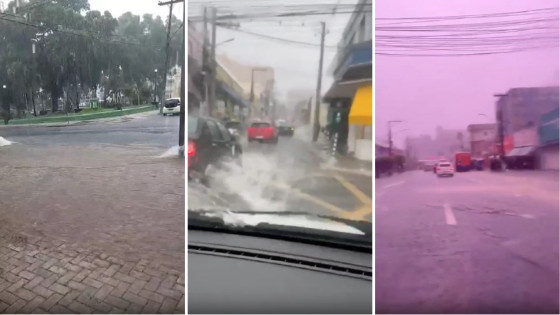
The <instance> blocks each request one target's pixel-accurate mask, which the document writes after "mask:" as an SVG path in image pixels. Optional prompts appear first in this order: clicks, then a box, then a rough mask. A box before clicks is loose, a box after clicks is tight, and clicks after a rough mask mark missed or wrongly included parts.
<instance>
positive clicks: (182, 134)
mask: <svg viewBox="0 0 560 315" xmlns="http://www.w3.org/2000/svg"><path fill="white" fill-rule="evenodd" d="M186 5H187V4H186V3H184V2H183V45H182V49H181V51H182V52H184V51H185V28H186V26H185V21H186V20H185V7H186ZM185 101H186V98H185V58H184V56H183V61H182V62H181V107H180V108H181V112H180V114H179V115H180V116H179V156H180V157H184V156H185Z"/></svg>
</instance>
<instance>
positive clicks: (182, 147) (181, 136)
mask: <svg viewBox="0 0 560 315" xmlns="http://www.w3.org/2000/svg"><path fill="white" fill-rule="evenodd" d="M180 2H182V3H183V43H182V45H181V46H182V51H183V53H184V51H185V28H186V25H185V22H186V20H185V10H186V8H185V6H186V5H187V4H186V3H185V1H184V0H171V1H168V2H160V3H159V4H158V5H169V20H168V23H167V46H166V54H165V80H164V83H163V95H164V97H163V98H162V100H161V102H162V103H161V106H160V113H162V112H163V99H164V98H165V87H166V83H167V72H168V69H167V68H168V67H169V46H170V41H171V38H170V32H171V17H172V16H173V15H172V12H173V3H180ZM180 97H181V105H180V107H179V108H180V112H179V156H180V157H184V156H185V101H186V98H185V58H184V57H183V62H181V96H180Z"/></svg>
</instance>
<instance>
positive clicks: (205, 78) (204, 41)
mask: <svg viewBox="0 0 560 315" xmlns="http://www.w3.org/2000/svg"><path fill="white" fill-rule="evenodd" d="M202 27H203V28H202V34H203V37H202V69H203V72H204V76H203V78H202V80H203V82H202V83H203V85H204V103H203V106H202V108H200V114H202V115H203V116H205V115H207V114H208V103H209V99H208V73H209V71H207V70H208V51H207V47H208V10H207V8H206V7H204V8H203V25H202Z"/></svg>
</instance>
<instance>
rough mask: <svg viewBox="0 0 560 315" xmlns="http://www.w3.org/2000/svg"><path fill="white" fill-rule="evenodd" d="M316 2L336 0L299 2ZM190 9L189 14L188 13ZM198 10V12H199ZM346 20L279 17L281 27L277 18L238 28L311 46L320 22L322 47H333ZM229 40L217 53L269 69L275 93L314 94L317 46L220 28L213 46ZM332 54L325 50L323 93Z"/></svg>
mask: <svg viewBox="0 0 560 315" xmlns="http://www.w3.org/2000/svg"><path fill="white" fill-rule="evenodd" d="M246 2H247V1H246ZM317 2H319V3H322V4H331V3H332V4H336V3H337V0H321V1H317V0H314V1H301V3H305V4H313V3H317ZM339 2H340V1H339ZM269 3H271V5H278V4H282V3H283V1H281V0H279V1H275V0H271V1H270V2H269ZM343 3H344V4H351V3H357V0H356V1H352V0H350V1H348V0H346V1H344V2H343ZM199 8H200V7H197V9H199ZM188 9H189V15H193V14H194V13H193V12H196V11H195V7H194V6H189V8H188ZM191 10H192V11H193V12H191ZM274 10H278V8H275V7H273V8H271V11H273V12H274ZM198 11H200V9H199V10H198ZM349 17H350V14H339V15H319V16H310V17H297V18H283V19H282V24H279V23H278V21H280V20H279V19H275V20H270V19H267V20H264V21H263V20H258V21H257V20H256V21H252V22H244V21H241V26H240V29H241V30H245V31H250V32H253V33H259V34H265V35H268V36H273V37H279V38H284V39H289V40H293V41H300V42H306V43H313V44H317V46H318V45H319V44H320V42H321V36H320V31H321V25H320V22H321V21H324V22H326V28H327V30H328V34H327V35H326V37H325V45H326V46H336V45H337V44H338V41H339V40H340V38H341V35H342V32H343V29H344V27H345V26H346V23H347V22H348V19H349ZM231 38H234V40H233V41H231V42H227V43H224V44H223V45H219V46H218V47H217V52H216V53H217V54H225V55H227V56H228V57H230V58H232V59H234V60H237V61H239V62H241V63H246V64H252V65H262V66H270V67H273V68H274V70H275V77H276V82H275V85H276V88H277V92H279V93H285V92H286V91H288V90H290V89H301V88H308V89H310V90H311V91H312V92H313V93H314V91H315V89H316V85H317V74H318V67H319V55H320V49H319V47H307V46H301V45H298V44H292V43H286V42H282V41H277V40H270V39H264V38H260V37H256V36H254V35H250V34H245V33H241V32H236V31H232V30H228V29H224V28H218V29H217V32H216V42H217V43H220V42H222V41H225V40H228V39H231ZM335 54H336V49H333V48H327V49H325V56H324V63H323V83H322V90H323V91H324V92H326V91H327V90H328V88H329V87H330V85H331V84H332V82H333V80H332V77H331V75H330V73H329V72H328V69H329V66H330V64H331V62H332V60H333V58H334V56H335Z"/></svg>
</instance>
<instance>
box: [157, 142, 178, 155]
mask: <svg viewBox="0 0 560 315" xmlns="http://www.w3.org/2000/svg"><path fill="white" fill-rule="evenodd" d="M179 149H180V147H179V146H178V145H175V146H172V147H171V148H170V149H168V150H167V151H165V152H164V153H163V154H161V155H160V156H158V157H160V158H168V157H178V156H179Z"/></svg>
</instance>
